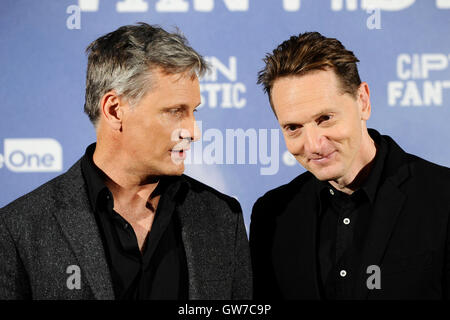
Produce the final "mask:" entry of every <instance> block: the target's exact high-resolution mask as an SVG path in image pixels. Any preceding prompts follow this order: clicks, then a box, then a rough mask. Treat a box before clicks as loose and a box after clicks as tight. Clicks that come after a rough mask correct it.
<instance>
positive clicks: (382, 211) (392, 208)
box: [355, 166, 408, 299]
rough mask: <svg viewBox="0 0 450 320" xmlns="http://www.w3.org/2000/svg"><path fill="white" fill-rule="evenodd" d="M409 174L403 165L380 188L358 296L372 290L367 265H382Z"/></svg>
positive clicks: (360, 275) (364, 257)
mask: <svg viewBox="0 0 450 320" xmlns="http://www.w3.org/2000/svg"><path fill="white" fill-rule="evenodd" d="M407 175H408V169H407V167H406V166H404V167H403V168H400V169H399V171H398V174H397V175H396V176H394V177H391V178H387V179H386V180H385V182H384V184H383V185H382V186H381V187H380V189H379V190H378V194H377V199H376V201H375V203H376V204H375V208H374V211H373V213H372V217H371V220H370V223H369V230H368V234H367V238H366V241H365V244H364V246H363V251H362V258H361V264H360V269H359V271H358V273H357V278H356V285H355V298H356V299H365V298H367V295H368V293H369V290H368V288H367V278H368V277H369V276H370V274H367V267H368V266H370V265H377V266H380V263H381V261H382V259H383V256H384V252H385V250H386V247H387V245H388V243H389V239H390V237H391V235H392V232H393V230H394V227H395V223H396V221H397V218H398V216H399V213H400V212H401V209H402V207H403V204H404V202H405V200H406V196H405V195H404V194H403V193H402V192H401V191H400V189H399V188H398V185H399V184H400V183H401V182H402V181H403V180H404V179H406V177H407ZM381 285H383V282H381Z"/></svg>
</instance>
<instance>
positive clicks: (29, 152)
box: [0, 138, 63, 172]
mask: <svg viewBox="0 0 450 320" xmlns="http://www.w3.org/2000/svg"><path fill="white" fill-rule="evenodd" d="M3 150H4V154H3V155H2V154H0V168H2V167H3V164H5V165H6V167H7V168H8V169H9V170H11V171H13V172H58V171H62V159H63V154H62V147H61V144H60V143H59V142H58V141H56V140H55V139H49V138H35V139H10V138H9V139H4V143H3Z"/></svg>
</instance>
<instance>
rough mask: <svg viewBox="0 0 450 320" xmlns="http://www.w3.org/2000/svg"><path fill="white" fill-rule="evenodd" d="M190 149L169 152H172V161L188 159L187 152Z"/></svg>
mask: <svg viewBox="0 0 450 320" xmlns="http://www.w3.org/2000/svg"><path fill="white" fill-rule="evenodd" d="M189 149H190V148H187V149H176V150H175V149H172V150H170V151H169V152H170V156H171V158H172V160H176V161H179V160H184V159H186V156H187V151H188V150H189Z"/></svg>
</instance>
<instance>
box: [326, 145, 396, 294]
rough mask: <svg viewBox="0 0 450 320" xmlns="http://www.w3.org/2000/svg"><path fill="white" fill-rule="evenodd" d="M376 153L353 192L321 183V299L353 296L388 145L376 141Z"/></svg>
mask: <svg viewBox="0 0 450 320" xmlns="http://www.w3.org/2000/svg"><path fill="white" fill-rule="evenodd" d="M375 143H376V145H377V153H376V156H375V158H374V160H373V161H374V162H373V165H372V169H371V170H370V173H369V175H368V177H367V179H366V180H365V181H364V183H363V184H362V186H361V187H360V188H359V189H358V190H357V191H355V192H353V193H352V194H351V195H348V194H345V193H343V192H340V191H338V190H336V189H335V188H334V187H333V186H332V185H331V184H330V183H328V182H326V181H325V182H323V181H319V180H317V183H318V184H319V188H318V190H319V194H318V196H319V199H320V207H321V209H320V211H319V213H320V215H319V224H318V226H319V232H318V243H319V245H318V247H317V248H318V252H317V256H318V265H319V269H320V270H319V279H320V281H319V284H320V289H321V290H320V291H321V295H322V298H324V299H346V298H349V297H351V296H352V290H353V288H354V285H355V284H354V282H353V281H354V279H355V272H356V271H357V270H358V266H359V264H358V263H359V262H360V258H361V253H362V248H363V244H364V241H365V235H366V233H367V230H368V224H369V223H370V217H371V214H372V211H373V208H374V204H375V198H376V193H377V190H378V186H379V185H380V179H381V176H382V172H383V166H384V160H385V158H386V154H387V145H386V142H385V141H384V140H383V139H379V140H377V141H375Z"/></svg>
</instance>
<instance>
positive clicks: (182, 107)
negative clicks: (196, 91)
mask: <svg viewBox="0 0 450 320" xmlns="http://www.w3.org/2000/svg"><path fill="white" fill-rule="evenodd" d="M201 104H202V103H201V102H199V103H198V104H197V105H196V106H195V107H194V109H195V108H197V107H198V106H199V105H201ZM178 108H181V109H189V108H190V107H189V106H188V105H187V104H185V103H181V104H174V105H171V106H169V107H165V108H164V109H163V110H171V109H178Z"/></svg>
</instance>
